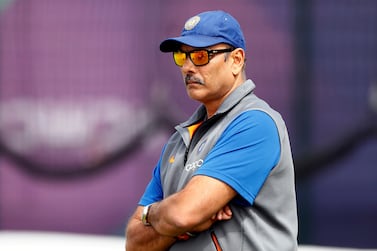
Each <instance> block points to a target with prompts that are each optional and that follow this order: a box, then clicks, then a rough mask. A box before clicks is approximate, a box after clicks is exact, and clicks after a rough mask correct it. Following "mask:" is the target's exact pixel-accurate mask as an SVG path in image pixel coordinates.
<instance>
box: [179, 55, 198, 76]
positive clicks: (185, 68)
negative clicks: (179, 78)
mask: <svg viewBox="0 0 377 251" xmlns="http://www.w3.org/2000/svg"><path fill="white" fill-rule="evenodd" d="M195 67H196V66H195V65H194V63H193V62H192V61H191V59H190V57H186V60H185V63H184V64H183V65H182V67H181V70H182V72H183V73H189V72H195Z"/></svg>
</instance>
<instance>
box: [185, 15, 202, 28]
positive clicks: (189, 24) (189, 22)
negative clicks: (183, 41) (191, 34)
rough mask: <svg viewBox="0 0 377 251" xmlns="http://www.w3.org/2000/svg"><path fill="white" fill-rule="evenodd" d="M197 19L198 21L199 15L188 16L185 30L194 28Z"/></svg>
mask: <svg viewBox="0 0 377 251" xmlns="http://www.w3.org/2000/svg"><path fill="white" fill-rule="evenodd" d="M199 21H200V17H199V16H195V17H192V18H190V19H189V20H187V22H186V23H185V30H188V31H189V30H192V29H194V28H195V26H196V25H197V24H198V23H199Z"/></svg>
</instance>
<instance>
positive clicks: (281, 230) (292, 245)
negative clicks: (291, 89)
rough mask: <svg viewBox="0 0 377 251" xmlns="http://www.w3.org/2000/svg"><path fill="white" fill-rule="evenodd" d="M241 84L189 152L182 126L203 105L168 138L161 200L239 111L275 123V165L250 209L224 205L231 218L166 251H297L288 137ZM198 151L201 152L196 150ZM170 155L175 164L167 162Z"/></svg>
mask: <svg viewBox="0 0 377 251" xmlns="http://www.w3.org/2000/svg"><path fill="white" fill-rule="evenodd" d="M254 88H255V85H254V83H253V82H252V81H251V80H247V81H246V82H245V83H243V84H242V85H241V86H239V87H238V88H237V89H236V90H235V91H234V92H233V93H231V94H230V96H229V97H228V98H227V99H226V100H225V101H224V102H223V104H222V105H221V107H220V108H219V109H218V111H217V113H216V114H215V116H214V117H213V118H215V119H214V120H213V121H214V122H213V124H212V125H211V126H210V128H209V129H208V130H207V131H205V132H204V134H203V135H202V136H201V137H200V138H199V140H198V142H197V143H196V144H195V145H194V146H193V147H190V137H189V133H188V130H187V128H186V127H187V126H189V125H192V124H194V123H195V122H197V121H199V120H200V119H202V118H203V116H204V115H205V109H204V107H203V106H201V107H199V109H198V110H197V111H196V112H195V113H194V114H193V115H192V116H191V117H190V118H189V119H188V120H187V121H186V122H184V123H182V124H180V125H178V126H176V130H177V132H176V133H175V134H173V135H172V137H171V138H170V139H169V141H168V143H167V145H166V148H165V151H164V155H163V156H162V162H161V182H162V186H163V192H164V196H165V197H167V196H169V195H171V194H173V193H175V192H177V191H179V190H181V189H182V188H183V187H184V186H185V185H186V184H187V182H188V181H189V180H190V178H191V177H192V176H193V175H194V173H195V170H197V169H198V168H200V166H201V165H202V164H203V162H204V161H205V158H206V155H207V154H208V153H209V151H210V150H211V148H212V147H213V146H214V145H215V144H216V141H217V140H218V139H219V137H220V136H221V134H222V132H223V131H224V130H225V129H226V128H227V126H228V125H229V124H230V123H231V122H232V121H233V120H234V119H235V118H236V117H237V116H239V115H240V114H241V113H242V112H245V111H247V110H261V111H264V112H266V113H267V114H268V115H269V116H271V117H272V119H273V120H274V121H275V123H276V126H277V128H278V132H279V137H280V145H281V151H280V160H279V162H278V164H277V165H276V166H275V167H274V168H273V169H272V171H271V172H270V174H269V176H268V177H267V179H266V181H265V183H264V184H263V186H262V188H261V190H260V191H259V193H258V195H257V196H256V198H255V201H254V204H253V205H251V206H240V205H236V204H232V203H231V204H230V207H231V209H232V212H233V217H232V219H231V220H228V221H219V222H216V223H215V224H214V225H213V226H212V227H211V228H210V229H208V230H207V231H205V232H202V233H200V234H199V235H198V236H196V237H194V238H191V239H189V240H187V241H179V242H176V243H175V244H174V245H173V246H172V247H171V248H170V251H178V250H179V251H186V250H187V251H188V250H190V251H201V250H203V251H215V250H224V251H237V250H240V251H241V250H242V251H295V250H297V228H298V223H297V210H296V195H295V184H294V167H293V161H292V154H291V149H290V143H289V137H288V133H287V129H286V127H285V123H284V121H283V119H282V118H281V116H280V114H279V113H277V112H276V111H274V110H273V109H272V108H271V107H270V106H269V105H268V104H267V103H266V102H264V101H263V100H261V99H260V98H258V97H257V96H256V95H255V94H254V92H253V91H254ZM199 148H201V149H200V150H199ZM171 156H174V158H175V161H174V162H173V163H171V161H169V159H170V158H171Z"/></svg>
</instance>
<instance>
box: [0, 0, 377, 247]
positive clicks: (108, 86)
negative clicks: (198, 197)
mask: <svg viewBox="0 0 377 251" xmlns="http://www.w3.org/2000/svg"><path fill="white" fill-rule="evenodd" d="M0 4H1V5H0V6H1V7H0V11H1V12H0V147H1V155H0V230H7V229H20V230H52V231H66V232H80V233H101V234H123V228H124V226H125V224H126V222H127V219H128V217H129V216H130V214H131V213H132V212H133V210H134V208H135V206H136V203H137V201H138V199H139V197H140V196H141V194H142V193H143V190H144V188H145V186H146V184H147V182H148V180H149V178H150V176H151V173H152V169H153V167H154V165H155V163H156V162H157V159H158V156H159V154H160V151H161V148H162V146H163V144H164V142H165V140H166V139H167V137H168V136H169V134H170V133H171V132H172V130H173V125H175V124H176V123H178V122H180V121H183V120H184V119H185V118H186V117H187V116H188V115H189V114H191V112H192V111H193V110H194V109H195V108H196V106H197V105H198V104H197V103H195V102H193V101H192V100H190V99H189V98H187V96H186V93H185V90H184V87H183V82H182V80H181V76H180V73H179V69H178V68H177V67H176V66H175V65H174V63H173V61H172V56H171V55H170V54H162V53H160V52H159V49H158V46H159V43H160V42H161V41H162V39H164V38H166V37H170V36H176V35H178V34H179V32H180V30H181V29H182V25H183V23H184V22H185V21H186V19H187V18H188V17H190V16H192V15H194V14H196V13H198V12H202V11H205V10H210V9H223V10H226V11H228V12H230V13H231V14H232V15H234V16H235V17H236V18H237V19H238V20H239V22H240V24H241V26H242V28H243V30H244V34H245V37H246V41H247V74H248V76H249V77H250V78H252V79H253V80H254V81H255V83H256V85H257V89H256V93H257V95H258V96H260V97H262V98H264V99H266V100H267V101H268V102H269V103H270V104H271V105H272V106H273V107H274V108H276V109H277V110H279V111H280V112H281V114H282V115H283V117H284V118H285V120H286V123H287V125H288V130H289V132H290V136H291V142H292V148H293V154H294V158H295V161H296V168H297V190H298V202H299V212H300V242H301V243H310V244H321V245H337V246H358V247H376V246H377V241H376V239H375V237H374V235H375V232H376V225H377V214H376V212H377V196H376V195H375V191H376V189H377V164H376V163H377V154H376V153H377V141H376V135H377V133H376V129H375V128H376V113H377V107H376V103H377V94H376V93H375V91H376V89H377V87H376V85H377V29H376V24H377V1H375V0H363V1H359V0H347V1H340V0H318V1H308V0H305V1H301V0H297V1H293V0H292V1H278V0H266V1H254V0H239V1H225V0H205V1H200V3H199V2H196V1H187V2H182V1H173V0H165V1H146V0H145V1H125V0H106V1H105V0H55V1H50V0H30V1H21V0H8V1H4V0H3V1H0ZM371 128H372V129H371Z"/></svg>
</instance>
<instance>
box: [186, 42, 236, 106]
mask: <svg viewBox="0 0 377 251" xmlns="http://www.w3.org/2000/svg"><path fill="white" fill-rule="evenodd" d="M227 48H229V45H226V44H218V45H214V46H211V47H208V48H206V49H208V50H220V49H227ZM196 49H199V48H195V47H190V46H187V45H182V46H181V48H180V50H181V51H183V52H189V51H192V50H196ZM231 53H232V52H230V53H229V54H228V53H220V54H217V55H214V56H213V57H212V58H211V59H210V61H209V63H208V64H206V65H203V66H195V65H194V64H193V63H192V61H191V60H190V59H189V58H186V61H185V63H184V64H183V65H182V67H181V73H182V76H183V80H184V83H185V85H186V91H187V94H188V96H189V97H190V98H192V99H194V100H197V101H199V102H201V103H203V104H204V105H206V106H219V105H220V104H221V103H222V101H223V100H224V99H225V97H226V96H227V95H228V94H229V93H230V92H231V91H232V90H233V89H234V84H235V83H234V82H235V78H234V76H233V74H232V71H231V64H232V62H233V60H232V56H231Z"/></svg>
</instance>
